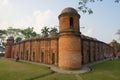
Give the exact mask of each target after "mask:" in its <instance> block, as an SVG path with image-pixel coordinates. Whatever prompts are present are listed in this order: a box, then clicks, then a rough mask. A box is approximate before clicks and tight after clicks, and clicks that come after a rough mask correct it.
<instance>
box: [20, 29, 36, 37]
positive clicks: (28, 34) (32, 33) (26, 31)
mask: <svg viewBox="0 0 120 80" xmlns="http://www.w3.org/2000/svg"><path fill="white" fill-rule="evenodd" d="M33 29H34V28H33V27H32V28H30V27H28V28H26V29H23V30H21V33H22V34H23V35H24V37H25V38H26V39H28V38H30V37H35V36H36V35H37V33H36V32H35V31H33Z"/></svg>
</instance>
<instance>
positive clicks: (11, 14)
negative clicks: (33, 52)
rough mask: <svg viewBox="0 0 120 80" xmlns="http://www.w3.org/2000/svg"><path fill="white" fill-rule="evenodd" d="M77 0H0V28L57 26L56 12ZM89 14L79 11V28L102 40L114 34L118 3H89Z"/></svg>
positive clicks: (119, 10) (117, 25) (75, 4)
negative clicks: (90, 12) (90, 9)
mask: <svg viewBox="0 0 120 80" xmlns="http://www.w3.org/2000/svg"><path fill="white" fill-rule="evenodd" d="M78 1H79V0H69V1H68V0H0V29H7V28H8V27H10V26H12V27H14V28H27V27H28V26H30V27H34V30H35V31H36V32H37V33H40V30H41V28H42V27H44V26H48V27H54V26H59V21H58V16H59V14H60V13H61V11H62V10H63V9H64V8H66V7H73V8H76V9H77V7H78ZM89 6H90V7H91V8H92V9H93V11H94V13H93V14H92V15H88V14H82V13H80V15H81V19H80V26H81V27H83V26H84V27H85V29H82V28H81V32H82V33H83V34H85V35H88V36H91V37H94V38H97V39H99V40H101V41H104V42H110V41H112V40H113V39H116V40H117V38H118V36H117V35H116V34H115V33H116V32H117V30H118V29H120V3H119V4H116V3H114V1H113V0H109V2H108V0H104V1H103V2H96V3H93V4H89Z"/></svg>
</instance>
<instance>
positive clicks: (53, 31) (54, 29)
mask: <svg viewBox="0 0 120 80" xmlns="http://www.w3.org/2000/svg"><path fill="white" fill-rule="evenodd" d="M57 32H58V29H57V28H56V27H52V28H51V30H50V33H57Z"/></svg>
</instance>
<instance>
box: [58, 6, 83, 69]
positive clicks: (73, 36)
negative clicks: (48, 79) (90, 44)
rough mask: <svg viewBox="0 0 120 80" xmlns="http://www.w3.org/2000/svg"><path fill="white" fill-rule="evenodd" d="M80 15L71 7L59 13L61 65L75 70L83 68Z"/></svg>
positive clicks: (63, 67)
mask: <svg viewBox="0 0 120 80" xmlns="http://www.w3.org/2000/svg"><path fill="white" fill-rule="evenodd" d="M79 18H80V15H79V14H78V12H77V11H76V10H75V9H74V8H71V7H68V8H65V9H64V10H63V11H62V12H61V14H60V15H59V25H60V26H59V30H60V33H59V65H58V66H59V67H60V68H62V69H68V70H74V69H80V68H81V46H80V45H81V39H80V27H79Z"/></svg>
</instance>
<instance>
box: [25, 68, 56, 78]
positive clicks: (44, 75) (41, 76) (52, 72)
mask: <svg viewBox="0 0 120 80" xmlns="http://www.w3.org/2000/svg"><path fill="white" fill-rule="evenodd" d="M54 73H55V72H54V71H52V70H51V72H50V73H47V74H43V75H40V76H36V77H33V78H30V79H25V80H34V79H38V78H43V77H46V76H49V75H52V74H54Z"/></svg>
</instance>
